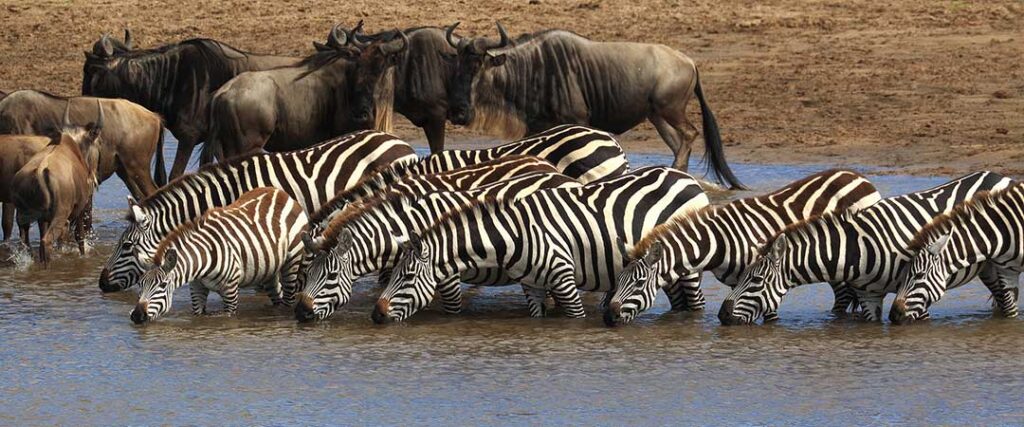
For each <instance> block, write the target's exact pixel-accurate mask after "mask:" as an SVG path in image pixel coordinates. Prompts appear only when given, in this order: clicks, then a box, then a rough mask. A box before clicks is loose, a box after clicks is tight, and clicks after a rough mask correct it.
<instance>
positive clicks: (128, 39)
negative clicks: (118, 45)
mask: <svg viewBox="0 0 1024 427" xmlns="http://www.w3.org/2000/svg"><path fill="white" fill-rule="evenodd" d="M124 46H125V47H127V48H128V50H131V49H132V31H131V30H129V29H127V28H125V29H124Z"/></svg>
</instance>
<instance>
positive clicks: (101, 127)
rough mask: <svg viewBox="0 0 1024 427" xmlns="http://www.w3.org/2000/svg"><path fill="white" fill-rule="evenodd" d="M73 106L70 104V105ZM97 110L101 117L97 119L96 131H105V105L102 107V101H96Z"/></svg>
mask: <svg viewBox="0 0 1024 427" xmlns="http://www.w3.org/2000/svg"><path fill="white" fill-rule="evenodd" d="M68 104H69V105H70V104H71V103H70V102H69V103H68ZM96 109H97V110H99V117H97V118H96V129H103V105H100V100H99V99H97V100H96Z"/></svg>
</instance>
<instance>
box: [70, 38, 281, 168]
mask: <svg viewBox="0 0 1024 427" xmlns="http://www.w3.org/2000/svg"><path fill="white" fill-rule="evenodd" d="M300 59H301V58H295V57H287V56H276V55H262V54H256V53H251V52H245V51H242V50H239V49H235V48H234V47H231V46H228V45H227V44H225V43H221V42H218V41H216V40H210V39H190V40H185V41H182V42H179V43H173V44H168V45H165V46H161V47H158V48H155V49H132V47H131V40H130V35H129V33H127V32H126V41H125V43H120V42H117V41H116V40H115V39H113V38H111V37H110V36H107V35H103V36H102V37H101V38H100V39H99V40H98V41H97V42H96V43H95V44H94V45H93V49H92V51H91V52H85V66H84V68H83V71H82V74H83V76H82V94H83V95H91V96H100V97H105V98H124V99H127V100H129V101H132V102H135V103H138V104H140V105H142V106H143V107H146V108H148V109H150V110H153V111H155V112H157V113H159V114H160V115H161V116H163V118H164V120H165V124H166V126H167V128H168V129H170V131H171V133H173V134H174V137H175V138H177V139H178V151H177V154H176V155H175V157H174V165H173V167H172V168H171V177H172V178H173V177H177V176H180V175H181V174H182V173H183V172H184V171H185V167H186V166H187V164H188V160H189V157H190V156H191V154H192V150H193V149H194V148H195V146H196V144H198V143H200V142H202V141H205V140H206V136H207V132H208V130H209V128H208V125H209V123H208V122H207V119H208V117H209V110H208V105H209V102H210V99H211V98H212V97H213V93H214V91H216V90H217V89H219V88H220V87H221V85H223V84H224V83H227V81H228V80H231V79H232V78H234V77H235V76H237V75H239V74H241V73H243V72H246V71H254V70H265V69H269V68H274V67H281V66H286V65H293V64H295V63H297V62H298V61H299V60H300Z"/></svg>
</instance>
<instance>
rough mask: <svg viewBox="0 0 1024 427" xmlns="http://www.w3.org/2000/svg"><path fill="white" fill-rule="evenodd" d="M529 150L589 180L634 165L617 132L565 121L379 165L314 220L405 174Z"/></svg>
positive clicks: (313, 219)
mask: <svg viewBox="0 0 1024 427" xmlns="http://www.w3.org/2000/svg"><path fill="white" fill-rule="evenodd" d="M523 155H529V156H534V157H537V158H540V159H543V160H545V161H547V162H549V163H550V164H551V165H553V166H554V167H555V168H556V169H557V170H558V171H559V172H561V173H563V174H565V175H568V176H569V177H572V178H574V179H576V180H577V181H579V182H581V183H583V184H586V183H589V182H592V181H598V180H601V179H605V178H608V177H612V176H618V175H621V174H623V173H625V172H626V171H628V170H629V161H627V160H626V155H625V153H623V152H622V147H621V146H619V143H618V141H616V140H615V137H613V136H612V135H611V134H609V133H607V132H604V131H601V130H597V129H594V128H591V127H587V126H581V125H561V126H555V127H553V128H551V129H548V130H546V131H544V132H540V133H538V134H535V135H532V136H529V137H526V138H524V139H521V140H518V141H513V142H509V143H505V144H502V145H498V146H496V147H489V148H481V149H470V150H445V151H441V152H438V153H434V154H431V155H430V156H427V157H425V158H423V159H420V160H419V161H418V162H416V163H413V164H396V165H391V166H388V167H385V168H382V170H378V171H374V173H372V174H370V175H369V176H368V178H367V179H365V180H363V181H362V182H360V184H359V185H356V186H354V187H353V188H351V189H350V190H349V191H346V192H344V193H342V194H339V195H338V196H336V197H335V198H334V199H332V200H331V201H329V202H327V203H325V204H324V205H322V206H321V207H320V208H319V209H317V211H316V212H314V213H313V214H312V215H310V223H311V224H313V227H314V229H318V228H319V227H321V226H322V225H323V223H324V222H325V221H327V220H328V219H329V218H330V216H331V215H333V214H335V213H337V212H338V211H340V210H341V209H342V208H344V207H345V205H347V204H348V203H351V202H353V201H356V200H359V199H360V198H363V197H367V196H369V195H372V194H374V193H376V192H377V191H380V190H382V189H384V188H386V187H389V186H392V185H395V184H396V183H397V182H399V181H400V180H402V179H403V178H408V177H413V176H431V175H437V174H442V173H447V172H451V171H456V170H459V169H463V168H467V167H470V166H474V165H482V164H485V163H489V162H493V161H496V160H500V159H502V158H506V157H511V156H523ZM467 172H472V173H475V172H476V171H467ZM314 231H317V230H314Z"/></svg>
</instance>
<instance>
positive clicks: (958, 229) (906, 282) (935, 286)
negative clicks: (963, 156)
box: [889, 183, 1024, 323]
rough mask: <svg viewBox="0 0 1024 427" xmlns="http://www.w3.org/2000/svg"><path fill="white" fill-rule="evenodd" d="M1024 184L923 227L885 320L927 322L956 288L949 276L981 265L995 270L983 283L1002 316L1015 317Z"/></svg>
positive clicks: (1023, 262) (1023, 250)
mask: <svg viewBox="0 0 1024 427" xmlns="http://www.w3.org/2000/svg"><path fill="white" fill-rule="evenodd" d="M1022 237H1024V185H1022V184H1020V183H1014V184H1013V185H1011V186H1009V187H1007V188H1006V189H1003V190H1000V191H994V192H990V193H988V194H982V195H978V196H976V197H975V198H974V199H972V200H970V201H967V202H964V203H961V204H960V205H959V206H957V207H956V208H955V209H953V212H950V213H949V214H948V215H943V216H940V217H938V218H936V219H935V220H933V221H932V223H931V224H929V225H928V226H927V227H925V228H923V229H922V230H921V231H920V232H919V233H917V236H915V237H914V240H913V242H912V243H911V244H910V250H911V251H917V253H916V255H915V256H914V259H913V260H912V261H911V263H910V265H909V266H908V267H907V272H906V274H904V275H903V280H902V283H901V284H900V287H899V290H898V291H897V292H896V300H895V301H893V304H892V308H891V309H890V310H889V320H891V321H893V322H895V323H909V322H913V321H914V320H917V319H922V318H925V317H927V312H928V307H930V306H931V305H932V304H934V303H935V302H936V301H938V300H939V299H941V298H942V295H943V294H945V293H946V291H947V290H948V289H951V288H955V287H956V286H957V285H959V284H958V283H956V281H955V280H953V277H954V276H955V275H956V274H957V273H958V272H960V271H963V270H965V269H969V268H971V266H973V265H976V264H978V263H980V262H991V263H993V264H995V265H996V271H997V274H998V276H999V278H1000V280H999V281H997V282H994V283H986V285H988V286H989V290H990V291H991V292H992V297H993V300H994V301H995V304H996V306H997V307H998V308H999V310H1000V311H1001V312H1002V314H1003V315H1004V316H1006V317H1016V316H1017V297H1018V288H1017V281H1018V276H1019V275H1020V272H1021V271H1022V270H1024V241H1022Z"/></svg>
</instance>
